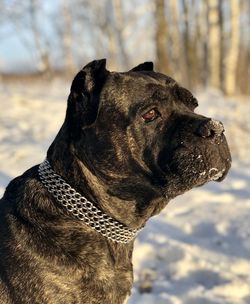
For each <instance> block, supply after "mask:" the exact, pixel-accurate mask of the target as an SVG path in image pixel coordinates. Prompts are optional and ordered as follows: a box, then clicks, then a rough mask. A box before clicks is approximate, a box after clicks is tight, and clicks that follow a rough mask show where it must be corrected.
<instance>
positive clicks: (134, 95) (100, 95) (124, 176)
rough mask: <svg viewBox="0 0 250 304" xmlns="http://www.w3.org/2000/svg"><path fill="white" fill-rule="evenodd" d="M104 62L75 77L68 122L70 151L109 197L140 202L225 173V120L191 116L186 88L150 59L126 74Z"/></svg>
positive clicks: (192, 100) (191, 104)
mask: <svg viewBox="0 0 250 304" xmlns="http://www.w3.org/2000/svg"><path fill="white" fill-rule="evenodd" d="M105 64H106V61H105V60H99V61H93V62H91V63H90V64H88V65H87V66H85V67H84V68H83V69H82V70H81V71H80V72H79V73H78V74H77V75H76V77H75V79H74V80H73V83H72V87H71V93H70V96H69V100H68V109H67V115H66V124H67V126H68V128H69V130H70V141H71V146H72V147H73V150H74V154H75V156H76V157H77V158H78V159H79V160H80V161H81V162H83V163H84V164H85V166H87V167H88V168H89V170H91V171H92V172H93V173H94V175H95V176H97V177H98V178H99V179H100V180H102V181H104V182H105V184H106V185H107V189H108V193H109V194H110V195H112V196H117V197H119V198H121V199H127V200H129V199H134V198H137V199H138V201H144V203H145V200H147V199H148V200H150V199H153V198H156V197H160V196H162V197H164V198H167V199H170V198H173V197H175V196H177V195H179V194H181V193H183V192H185V191H187V190H189V189H191V188H193V187H195V186H199V185H202V184H204V183H206V182H208V181H211V180H218V181H220V180H222V179H223V178H224V177H225V175H226V174H227V172H228V170H229V168H230V163H231V156H230V152H229V149H228V145H227V142H226V138H225V136H224V134H223V132H224V129H223V125H222V123H220V122H218V121H216V120H213V119H211V118H207V117H205V116H202V115H199V114H196V113H195V109H196V107H197V106H198V103H197V100H196V99H195V97H194V96H193V95H192V94H191V93H190V92H189V91H188V90H186V89H184V88H183V87H181V86H179V85H178V84H177V83H176V82H175V81H174V80H173V79H172V78H170V77H168V76H165V75H163V74H160V73H156V72H154V71H153V64H152V63H150V62H146V63H143V64H141V65H139V66H137V67H135V68H134V69H132V70H130V71H128V72H125V73H117V72H109V71H107V70H106V68H105ZM139 198H140V199H139ZM146 198H147V199H146ZM165 200H166V199H165ZM140 208H144V206H143V204H142V203H141V204H140Z"/></svg>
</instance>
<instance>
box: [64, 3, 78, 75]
mask: <svg viewBox="0 0 250 304" xmlns="http://www.w3.org/2000/svg"><path fill="white" fill-rule="evenodd" d="M62 15H63V54H64V68H65V70H66V71H67V72H68V73H72V72H73V70H74V67H75V63H74V58H73V54H72V44H73V37H72V35H73V28H72V27H73V22H72V14H71V12H70V9H69V6H68V5H67V3H66V1H64V3H63V7H62Z"/></svg>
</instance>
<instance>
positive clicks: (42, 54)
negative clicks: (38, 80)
mask: <svg viewBox="0 0 250 304" xmlns="http://www.w3.org/2000/svg"><path fill="white" fill-rule="evenodd" d="M37 12H38V7H37V1H36V0H30V17H31V30H32V33H33V37H34V41H35V47H36V51H37V53H38V57H39V58H38V59H39V62H38V70H39V71H40V72H42V73H44V74H48V75H49V74H50V72H51V65H50V61H49V52H48V50H47V49H46V47H45V46H44V45H43V42H42V37H41V33H40V31H39V29H38V26H37Z"/></svg>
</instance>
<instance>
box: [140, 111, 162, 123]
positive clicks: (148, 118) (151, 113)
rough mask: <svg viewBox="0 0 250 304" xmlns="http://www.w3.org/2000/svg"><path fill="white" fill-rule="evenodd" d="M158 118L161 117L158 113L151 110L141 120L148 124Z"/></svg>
mask: <svg viewBox="0 0 250 304" xmlns="http://www.w3.org/2000/svg"><path fill="white" fill-rule="evenodd" d="M160 116H161V114H160V112H159V111H158V110H157V109H156V108H153V109H151V110H149V111H148V112H146V113H145V114H143V115H142V119H143V120H144V122H146V123H148V122H151V121H153V120H155V119H156V118H158V117H160Z"/></svg>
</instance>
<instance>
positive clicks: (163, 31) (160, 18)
mask: <svg viewBox="0 0 250 304" xmlns="http://www.w3.org/2000/svg"><path fill="white" fill-rule="evenodd" d="M155 24H156V25H155V26H156V33H155V41H156V69H157V70H158V71H159V72H162V73H166V74H168V73H169V72H170V67H169V57H168V48H167V44H168V28H167V21H166V17H165V0H155Z"/></svg>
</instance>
